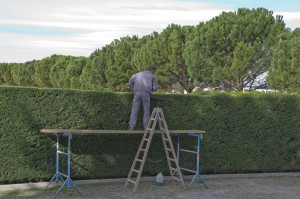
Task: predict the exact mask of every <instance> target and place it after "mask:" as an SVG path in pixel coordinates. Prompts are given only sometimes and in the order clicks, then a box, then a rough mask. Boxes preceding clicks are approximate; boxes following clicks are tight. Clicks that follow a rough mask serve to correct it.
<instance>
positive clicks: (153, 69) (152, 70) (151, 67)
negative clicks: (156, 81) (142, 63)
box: [147, 66, 155, 74]
mask: <svg viewBox="0 0 300 199" xmlns="http://www.w3.org/2000/svg"><path fill="white" fill-rule="evenodd" d="M147 70H148V71H150V72H151V73H152V74H153V73H154V72H155V68H154V66H149V67H148V68H147Z"/></svg>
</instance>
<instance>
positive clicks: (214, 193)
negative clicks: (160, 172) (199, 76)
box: [0, 173, 300, 199]
mask: <svg viewBox="0 0 300 199" xmlns="http://www.w3.org/2000/svg"><path fill="white" fill-rule="evenodd" d="M212 176H213V175H212ZM232 176H234V175H232ZM202 177H203V179H204V182H205V184H206V185H207V187H208V189H206V188H205V187H204V185H203V184H202V183H193V184H192V185H191V186H190V188H189V189H188V190H186V191H184V190H183V189H182V187H181V185H180V184H179V183H177V182H175V183H173V182H169V183H167V182H166V180H165V184H164V185H163V186H156V184H155V179H154V178H150V179H148V180H143V181H141V182H140V184H139V186H138V189H137V191H136V192H135V193H133V192H132V184H130V185H131V186H130V187H128V188H127V189H124V182H125V180H124V179H122V180H119V181H117V182H101V183H94V184H85V183H79V184H78V185H77V187H78V189H79V190H80V191H81V192H82V195H80V194H79V193H78V192H77V191H76V190H75V189H74V188H71V189H70V190H67V189H63V190H62V191H61V192H60V193H59V194H58V196H57V197H56V198H72V199H76V198H80V199H82V198H99V199H117V198H118V199H119V198H120V199H122V198H123V199H128V198H130V199H140V198H145V199H148V198H149V199H153V198H162V199H177V198H188V199H190V198H191V199H193V198H203V199H218V198H228V199H235V198H241V199H247V198H251V199H252V198H261V199H268V198H270V199H285V198H286V199H299V198H300V174H299V173H297V175H283V176H278V175H275V176H272V175H271V176H270V175H258V176H250V177H249V176H248V177H247V175H244V176H243V175H242V176H239V177H230V175H229V176H226V175H224V176H222V175H217V176H214V177H209V178H205V177H204V176H202ZM188 183H189V182H186V184H188ZM54 184H55V183H54ZM75 184H76V183H75ZM58 189H59V187H58V186H52V187H50V188H48V189H47V190H42V189H30V190H22V191H13V192H12V191H9V192H7V191H6V192H5V191H4V192H0V198H1V199H6V198H8V199H27V198H28V199H29V198H30V199H31V198H33V199H37V198H39V199H48V198H51V199H53V198H54V195H55V193H56V192H57V190H58Z"/></svg>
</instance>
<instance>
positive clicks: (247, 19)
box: [184, 8, 286, 91]
mask: <svg viewBox="0 0 300 199" xmlns="http://www.w3.org/2000/svg"><path fill="white" fill-rule="evenodd" d="M284 26H285V25H284V22H283V21H282V18H280V17H277V18H276V20H275V18H274V17H273V12H271V11H268V10H266V9H263V8H258V9H253V10H249V9H244V8H240V9H238V11H237V12H234V13H233V12H228V13H225V12H223V13H222V14H221V15H220V16H218V17H215V18H213V19H212V20H210V21H208V22H207V23H206V24H204V23H200V24H199V25H198V26H197V27H196V31H195V32H194V35H193V36H191V37H190V39H189V41H188V45H187V46H188V47H187V48H186V50H185V52H184V58H185V60H186V63H187V65H188V67H189V72H190V74H191V76H192V77H194V78H195V79H197V80H198V81H200V82H204V83H207V84H212V85H213V86H217V87H222V88H223V89H224V90H229V91H232V90H242V88H243V85H246V84H248V83H250V84H252V83H253V81H255V79H256V78H257V77H258V76H259V75H261V74H263V73H264V72H266V71H267V70H268V67H269V66H270V60H271V58H272V47H273V46H274V45H275V44H276V43H277V42H278V41H279V38H278V36H279V35H280V34H281V33H283V32H285V31H286V30H285V28H284ZM241 44H243V45H245V47H247V48H250V49H249V50H248V51H249V52H248V53H246V51H247V50H246V49H245V48H240V46H239V45H241ZM238 51H242V52H238ZM249 53H250V54H251V55H249V56H250V57H249V58H251V59H249V58H247V59H246V57H245V56H247V54H249ZM237 56H242V57H243V58H242V57H239V59H241V58H242V59H243V61H242V62H241V61H237ZM246 62H247V63H246ZM234 68H236V69H237V68H240V69H241V68H243V70H240V69H239V71H236V69H234ZM237 73H239V74H238V75H237Z"/></svg>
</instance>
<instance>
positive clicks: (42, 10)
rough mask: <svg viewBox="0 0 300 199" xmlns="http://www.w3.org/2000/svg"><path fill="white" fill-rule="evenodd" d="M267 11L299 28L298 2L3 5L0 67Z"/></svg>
mask: <svg viewBox="0 0 300 199" xmlns="http://www.w3.org/2000/svg"><path fill="white" fill-rule="evenodd" d="M241 7H243V8H249V9H252V8H258V7H263V8H266V9H268V10H269V11H274V15H273V16H276V15H282V16H283V20H284V22H285V23H286V26H287V27H289V28H291V29H292V30H294V29H295V28H297V27H299V28H300V0H285V1H282V0H0V42H1V43H0V63H2V62H8V63H11V62H26V61H32V60H33V59H35V60H40V59H43V58H45V57H49V56H51V55H53V54H59V55H72V56H86V57H87V56H89V55H90V54H91V53H92V52H94V51H95V50H96V49H101V48H102V47H103V46H105V45H108V44H110V43H111V42H112V41H113V40H114V39H120V37H126V36H133V35H138V36H139V37H140V38H141V37H142V36H144V35H149V34H151V33H152V32H154V31H156V32H159V33H160V32H161V31H162V30H163V29H165V28H166V27H167V26H168V25H169V24H172V23H174V24H179V25H182V26H184V25H197V24H199V23H200V22H205V21H208V20H210V19H212V18H213V17H215V16H218V15H220V14H221V13H222V12H223V11H225V12H230V11H236V10H237V9H238V8H241Z"/></svg>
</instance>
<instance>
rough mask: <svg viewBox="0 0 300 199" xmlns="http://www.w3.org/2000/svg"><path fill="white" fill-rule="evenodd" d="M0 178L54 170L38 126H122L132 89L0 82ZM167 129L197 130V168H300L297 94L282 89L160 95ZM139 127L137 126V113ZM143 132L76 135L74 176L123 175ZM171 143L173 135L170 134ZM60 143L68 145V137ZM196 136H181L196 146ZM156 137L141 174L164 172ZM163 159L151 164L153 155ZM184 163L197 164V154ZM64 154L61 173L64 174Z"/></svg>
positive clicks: (40, 175) (20, 178)
mask: <svg viewBox="0 0 300 199" xmlns="http://www.w3.org/2000/svg"><path fill="white" fill-rule="evenodd" d="M0 96H1V97H0V183H2V184H3V183H20V182H36V181H48V180H50V179H51V177H52V176H53V175H54V173H55V150H56V148H55V147H56V136H55V135H54V134H53V135H52V134H42V133H40V132H39V131H40V129H103V130H112V129H120V130H121V129H127V128H128V123H129V116H130V112H131V101H132V98H133V96H132V94H131V93H110V92H95V91H82V90H65V89H39V88H24V87H8V86H0ZM159 96H161V97H165V98H169V99H170V100H171V101H170V102H168V101H159V100H152V101H151V108H153V107H161V108H163V111H164V114H165V117H166V120H167V124H168V127H169V129H174V130H175V129H176V130H179V129H189V130H192V129H200V130H205V131H207V133H206V134H205V135H204V136H203V140H202V142H201V156H200V172H201V174H208V173H245V172H286V171H294V172H297V171H300V134H299V132H300V131H299V130H300V96H299V95H283V94H257V93H250V94H231V95H230V94H207V95H159ZM139 114H140V117H139V121H138V125H139V126H138V128H140V129H142V115H141V114H142V111H140V113H139ZM141 137H142V135H91V134H90V135H73V139H72V144H71V148H72V149H71V150H72V157H71V161H72V162H71V164H72V165H71V172H72V173H71V176H72V179H95V178H115V177H127V174H128V171H129V169H130V166H131V164H132V161H133V158H134V156H135V153H136V151H137V148H138V146H139V142H140V139H141ZM173 139H174V144H175V146H176V137H175V136H173ZM61 141H62V146H64V148H66V147H67V142H66V141H67V139H66V137H62V139H61ZM196 145H197V140H196V139H195V138H193V137H188V136H181V146H182V147H183V148H188V149H193V148H194V146H196ZM164 156H165V154H164V149H163V144H162V141H161V137H160V135H155V136H154V140H153V141H152V144H151V147H150V151H149V154H148V161H147V162H146V164H145V167H144V175H156V174H157V173H158V172H160V171H162V172H163V173H164V174H167V173H168V168H167V162H166V160H165V159H163V157H164ZM160 159H163V160H162V161H159V162H155V161H156V160H160ZM180 160H181V165H182V166H183V167H185V168H191V169H195V166H196V158H195V155H194V154H181V157H180ZM66 163H67V161H66V158H65V159H64V157H62V158H61V164H60V165H61V171H62V172H63V173H66Z"/></svg>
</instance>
